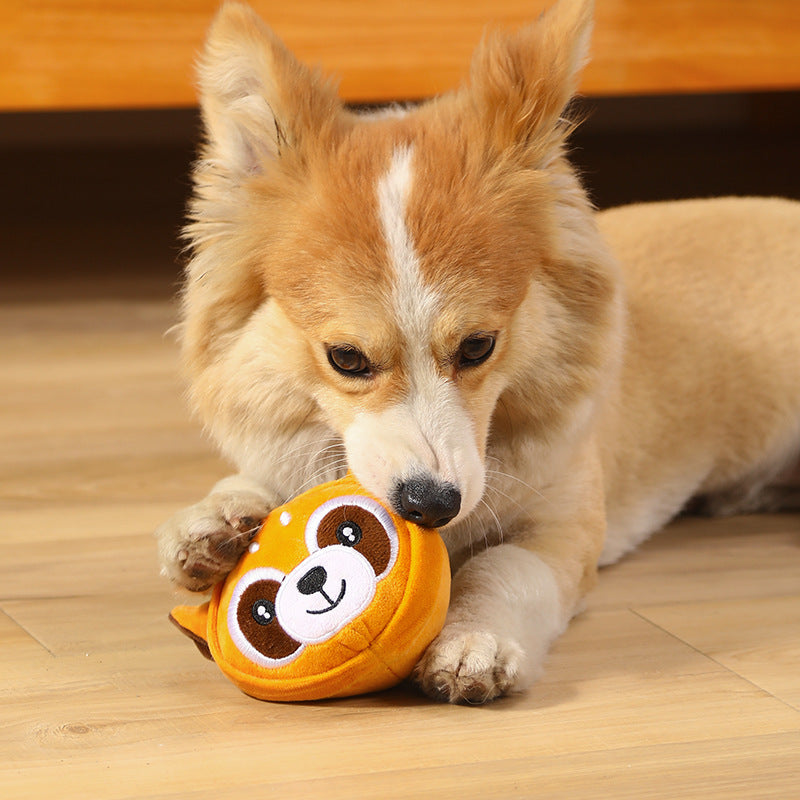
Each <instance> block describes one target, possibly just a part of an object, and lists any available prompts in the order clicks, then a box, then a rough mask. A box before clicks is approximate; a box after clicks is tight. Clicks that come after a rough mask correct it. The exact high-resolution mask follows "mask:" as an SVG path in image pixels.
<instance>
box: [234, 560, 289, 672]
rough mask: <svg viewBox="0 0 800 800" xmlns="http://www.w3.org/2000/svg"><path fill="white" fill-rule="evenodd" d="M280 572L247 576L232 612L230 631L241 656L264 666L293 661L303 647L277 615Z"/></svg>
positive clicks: (254, 572)
mask: <svg viewBox="0 0 800 800" xmlns="http://www.w3.org/2000/svg"><path fill="white" fill-rule="evenodd" d="M273 575H277V576H280V577H282V575H281V573H278V572H277V570H272V569H269V568H260V569H254V570H251V571H250V572H249V573H246V574H245V575H244V577H243V578H242V579H241V580H240V582H239V583H238V584H237V585H236V588H235V590H234V593H233V596H232V598H231V604H230V608H229V611H228V630H229V631H230V634H231V638H232V639H233V641H234V642H235V644H236V646H237V647H238V648H239V650H240V652H241V653H242V654H243V655H245V656H247V657H248V658H249V659H250V660H251V661H254V662H256V663H257V664H261V665H263V666H268V667H271V666H277V665H278V664H281V663H286V660H291V658H292V657H294V656H295V655H296V654H297V652H298V651H299V650H300V648H301V647H302V645H301V644H300V642H298V641H296V640H295V639H293V638H292V637H291V636H289V634H288V633H286V631H285V630H284V629H283V627H282V626H281V623H280V620H279V619H278V616H277V614H276V613H275V598H276V597H277V595H278V589H280V586H281V582H280V580H279V579H278V577H273Z"/></svg>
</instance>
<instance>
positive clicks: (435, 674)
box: [414, 628, 523, 704]
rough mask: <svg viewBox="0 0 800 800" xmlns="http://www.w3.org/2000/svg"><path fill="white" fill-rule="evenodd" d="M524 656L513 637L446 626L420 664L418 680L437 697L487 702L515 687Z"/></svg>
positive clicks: (452, 701) (451, 700) (422, 686)
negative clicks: (449, 628)
mask: <svg viewBox="0 0 800 800" xmlns="http://www.w3.org/2000/svg"><path fill="white" fill-rule="evenodd" d="M522 659H523V652H522V649H521V648H520V646H519V645H518V644H517V643H516V642H514V641H513V640H511V639H505V638H502V637H499V636H495V635H494V634H491V633H487V632H484V631H464V630H448V629H447V628H445V629H444V630H443V631H442V633H440V634H439V636H438V637H437V638H436V639H435V640H434V641H433V642H432V644H431V645H430V647H428V649H427V651H426V652H425V654H424V655H423V657H422V659H421V660H420V662H419V664H417V666H416V668H415V670H414V680H415V681H416V683H417V684H418V685H419V686H420V687H421V688H422V690H423V691H424V692H425V693H426V694H427V695H429V696H430V697H433V698H434V699H436V700H442V701H445V702H448V703H476V704H477V703H486V702H488V701H489V700H494V699H495V698H496V697H500V696H501V695H504V694H507V693H508V692H510V691H513V690H514V688H515V686H516V682H517V679H518V677H519V672H520V667H521V663H522Z"/></svg>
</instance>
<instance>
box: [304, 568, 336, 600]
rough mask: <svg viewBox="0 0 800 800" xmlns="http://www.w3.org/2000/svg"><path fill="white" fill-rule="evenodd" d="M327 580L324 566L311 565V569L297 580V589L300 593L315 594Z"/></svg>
mask: <svg viewBox="0 0 800 800" xmlns="http://www.w3.org/2000/svg"><path fill="white" fill-rule="evenodd" d="M326 580H328V573H327V572H325V567H311V569H310V570H309V571H308V572H306V574H305V575H303V577H302V578H300V580H299V581H297V591H298V592H300V594H316V593H317V592H318V591H319V590H320V589H321V588H322V587H323V586H324V585H325V581H326Z"/></svg>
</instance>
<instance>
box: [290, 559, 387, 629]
mask: <svg viewBox="0 0 800 800" xmlns="http://www.w3.org/2000/svg"><path fill="white" fill-rule="evenodd" d="M376 586H377V580H376V578H375V570H374V569H373V568H372V566H371V565H370V563H369V561H367V559H366V558H364V556H362V555H361V554H360V553H358V552H356V551H355V550H353V549H352V548H349V547H345V546H343V545H335V546H332V547H326V548H324V549H322V550H318V551H317V552H316V553H312V554H311V555H310V556H309V557H308V558H306V559H304V560H303V561H302V562H301V563H300V564H299V565H298V566H297V567H295V568H294V569H293V570H292V571H291V572H290V573H289V574H288V575H287V576H286V578H285V579H284V581H283V583H281V588H280V589H279V590H278V595H277V597H276V600H275V609H276V613H277V615H278V619H280V621H281V624H282V625H283V629H284V630H285V631H286V633H288V634H289V635H290V636H291V637H292V638H294V639H297V641H299V642H305V643H307V644H312V643H315V642H322V641H324V640H325V639H328V638H329V637H331V636H332V635H333V634H334V633H336V632H337V631H339V630H341V629H342V628H343V627H344V626H345V625H346V624H347V623H348V622H350V621H351V620H353V619H355V618H356V617H357V616H358V615H359V614H360V613H361V612H362V611H364V610H365V609H366V608H367V606H368V605H369V604H370V602H371V601H372V598H373V597H374V596H375V588H376Z"/></svg>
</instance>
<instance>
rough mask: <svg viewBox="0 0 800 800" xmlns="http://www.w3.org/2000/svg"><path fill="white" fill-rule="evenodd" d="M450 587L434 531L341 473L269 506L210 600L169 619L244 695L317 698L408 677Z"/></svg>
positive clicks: (434, 630)
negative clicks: (271, 508)
mask: <svg viewBox="0 0 800 800" xmlns="http://www.w3.org/2000/svg"><path fill="white" fill-rule="evenodd" d="M449 597H450V566H449V561H448V557H447V551H446V549H445V546H444V543H443V542H442V539H441V537H440V536H439V534H438V533H436V532H435V531H431V530H426V529H423V528H419V527H418V526H416V525H414V524H412V523H409V522H406V521H405V520H403V519H401V518H400V517H397V516H395V515H394V514H392V513H391V512H390V511H388V510H387V509H386V508H385V507H384V506H383V505H381V504H380V503H379V502H378V501H377V500H375V499H374V498H373V497H371V496H370V495H369V494H367V493H366V492H365V490H364V489H363V488H362V487H361V486H360V485H359V484H358V483H357V482H356V481H355V479H354V478H353V477H351V476H349V475H348V476H347V477H346V478H343V479H341V480H338V481H333V482H331V483H327V484H324V485H322V486H318V487H316V488H315V489H312V490H311V491H309V492H306V493H305V494H303V495H301V496H300V497H297V498H296V499H295V500H293V501H291V502H290V503H287V504H286V505H284V506H281V507H280V508H276V509H275V510H274V511H273V512H272V513H271V514H270V515H269V517H268V518H267V520H266V521H265V522H264V525H263V527H262V528H261V530H260V531H259V533H258V535H257V536H256V538H255V539H254V540H253V542H252V544H251V545H250V548H249V550H248V552H246V553H245V554H244V556H243V557H242V558H241V560H240V561H239V563H238V565H237V566H236V568H235V569H234V570H233V571H232V572H231V573H230V575H229V576H228V577H227V579H226V580H225V581H224V582H223V583H221V584H218V585H217V586H216V587H215V588H214V590H213V593H212V596H211V600H210V601H209V602H208V603H205V604H204V605H202V606H200V607H197V606H180V607H178V608H175V609H173V611H172V614H171V615H170V618H171V619H172V621H173V622H175V623H176V624H177V625H178V627H179V628H181V630H183V631H184V633H186V634H187V635H189V636H190V637H191V638H192V639H194V640H195V642H196V643H197V645H198V647H199V648H200V649H201V651H203V652H204V653H205V654H206V655H207V656H208V657H209V658H213V659H214V661H216V663H217V664H218V665H219V667H220V669H221V670H222V671H223V672H224V673H225V674H226V675H227V676H228V677H229V678H230V679H231V680H232V681H233V682H234V683H235V684H236V685H237V686H238V687H239V688H240V689H241V690H242V691H244V692H245V693H246V694H249V695H252V696H253V697H257V698H259V699H262V700H317V699H320V698H324V697H346V696H349V695H355V694H362V693H364V692H372V691H377V690H379V689H385V688H388V687H389V686H392V685H394V684H396V683H399V682H400V681H401V680H403V679H404V678H406V677H407V676H408V675H409V674H410V673H411V670H412V669H413V667H414V664H416V662H417V661H418V660H419V658H420V656H421V655H422V653H423V652H424V650H425V648H426V647H427V646H428V645H429V644H430V642H431V641H432V640H433V638H434V637H435V636H436V635H437V634H438V633H439V631H440V630H441V628H442V626H443V625H444V618H445V614H446V613H447V604H448V602H449Z"/></svg>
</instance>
